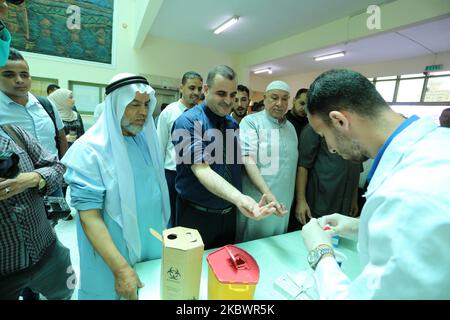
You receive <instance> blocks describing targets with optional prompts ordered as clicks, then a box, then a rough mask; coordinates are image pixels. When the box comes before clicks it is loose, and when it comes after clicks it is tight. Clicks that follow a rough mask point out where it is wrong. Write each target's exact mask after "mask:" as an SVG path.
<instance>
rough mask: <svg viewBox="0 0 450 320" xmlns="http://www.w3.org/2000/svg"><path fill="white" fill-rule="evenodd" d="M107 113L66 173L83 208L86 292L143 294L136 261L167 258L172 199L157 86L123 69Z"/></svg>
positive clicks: (73, 152) (80, 229)
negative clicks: (157, 235) (155, 116)
mask: <svg viewBox="0 0 450 320" xmlns="http://www.w3.org/2000/svg"><path fill="white" fill-rule="evenodd" d="M106 94H107V96H106V100H105V110H104V112H103V113H102V114H101V116H100V118H99V120H98V121H97V122H96V123H95V124H94V125H93V126H92V127H91V128H90V129H89V130H88V131H87V132H86V133H85V134H84V135H83V136H82V137H81V138H80V139H78V140H77V141H76V142H75V143H74V144H73V146H72V147H71V148H70V149H69V152H67V153H66V155H65V156H64V158H63V159H62V162H63V163H64V164H65V165H66V166H67V172H66V174H65V176H64V178H65V180H66V182H67V183H68V184H69V186H70V188H71V196H72V199H71V204H72V206H73V207H75V208H76V209H77V210H78V211H79V213H80V214H79V218H78V217H77V237H78V246H79V252H80V290H79V291H78V297H79V298H80V299H118V298H120V297H123V298H126V299H137V289H138V288H140V287H142V285H143V284H142V283H141V282H140V280H139V278H138V276H137V274H136V273H135V271H134V270H133V265H134V264H135V263H137V262H140V261H144V260H151V259H157V258H160V257H161V243H160V242H159V241H157V240H156V239H153V237H150V236H149V233H148V230H149V228H153V229H155V230H156V231H158V232H161V231H162V230H163V229H164V228H165V227H166V226H167V223H168V219H169V215H170V204H169V197H168V190H167V184H166V179H165V177H164V168H163V162H162V156H161V152H160V149H159V143H158V140H157V135H156V128H155V125H154V123H153V120H152V119H151V117H149V116H148V115H149V114H150V115H151V114H152V113H153V110H154V108H155V105H156V98H155V91H154V90H153V88H152V87H150V86H149V84H148V82H147V80H145V78H143V77H139V76H135V75H132V74H119V75H117V76H116V77H114V78H113V79H112V80H111V82H110V84H109V85H108V86H107V87H106Z"/></svg>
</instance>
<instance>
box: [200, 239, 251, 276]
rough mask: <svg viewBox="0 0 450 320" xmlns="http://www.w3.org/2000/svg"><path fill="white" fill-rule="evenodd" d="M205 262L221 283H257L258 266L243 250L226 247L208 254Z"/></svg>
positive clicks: (231, 246)
mask: <svg viewBox="0 0 450 320" xmlns="http://www.w3.org/2000/svg"><path fill="white" fill-rule="evenodd" d="M206 260H207V261H208V264H209V266H210V268H211V270H212V272H213V273H214V275H215V276H216V278H217V280H219V282H221V283H243V284H244V283H245V284H256V283H258V280H259V267H258V264H257V263H256V261H255V259H253V257H252V256H251V255H250V254H249V253H248V252H247V251H245V250H242V249H240V248H238V247H235V246H233V245H226V246H224V247H222V248H220V249H217V250H216V251H213V252H211V253H210V254H208V256H207V257H206Z"/></svg>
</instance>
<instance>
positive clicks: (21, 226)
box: [0, 127, 64, 275]
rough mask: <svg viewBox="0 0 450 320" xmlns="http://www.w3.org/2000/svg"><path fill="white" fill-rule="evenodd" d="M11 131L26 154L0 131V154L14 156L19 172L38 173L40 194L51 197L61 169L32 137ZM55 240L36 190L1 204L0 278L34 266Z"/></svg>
mask: <svg viewBox="0 0 450 320" xmlns="http://www.w3.org/2000/svg"><path fill="white" fill-rule="evenodd" d="M14 129H15V130H16V132H17V134H18V135H19V136H20V137H21V138H22V140H23V142H24V144H25V146H26V149H27V150H26V151H25V150H22V149H21V148H20V147H19V146H18V145H17V144H16V143H15V142H14V141H13V140H12V139H10V138H9V137H8V136H7V135H6V133H5V132H4V131H3V130H2V129H0V152H5V151H9V152H14V153H16V154H17V155H18V156H19V158H20V162H19V168H20V172H32V171H35V172H38V173H39V174H40V175H41V176H42V177H43V178H44V179H45V181H46V187H45V188H44V190H43V191H44V192H45V193H46V194H51V193H53V192H54V191H55V190H56V189H57V188H60V187H61V183H62V177H63V173H64V166H63V165H62V164H61V163H60V162H58V160H57V158H56V156H53V155H51V154H50V153H49V152H48V151H46V150H44V149H43V148H42V147H41V146H40V144H39V143H38V142H37V141H36V139H35V138H34V137H32V136H31V135H29V134H27V133H26V132H25V131H24V130H22V129H20V128H18V127H14ZM55 240H56V234H55V231H54V230H53V228H52V227H51V225H50V222H49V221H48V220H47V215H46V213H45V207H44V203H43V200H42V195H41V193H40V192H39V191H38V188H30V189H27V190H25V191H24V192H22V193H20V194H17V195H15V196H13V197H11V198H8V199H6V200H2V201H0V275H8V274H11V273H14V272H17V271H20V270H23V269H26V268H28V267H31V266H33V265H34V264H36V263H37V262H38V261H39V260H40V259H41V258H42V257H43V255H44V254H45V252H46V250H47V249H48V248H49V246H50V245H52V244H53V243H54V242H55Z"/></svg>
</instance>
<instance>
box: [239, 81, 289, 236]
mask: <svg viewBox="0 0 450 320" xmlns="http://www.w3.org/2000/svg"><path fill="white" fill-rule="evenodd" d="M289 92H290V88H289V86H288V85H287V83H285V82H283V81H278V80H277V81H272V82H271V83H270V84H269V85H268V86H267V88H266V92H265V93H264V106H265V110H263V111H261V112H258V113H254V114H251V115H248V116H247V117H245V118H244V120H242V122H241V125H240V138H241V141H242V156H243V157H244V164H245V172H246V174H244V177H243V179H242V182H243V191H244V193H245V194H248V195H249V196H251V197H252V198H253V199H259V198H260V197H261V195H263V194H265V195H266V196H267V199H268V201H271V202H274V203H275V208H276V211H275V213H274V214H273V215H271V216H268V217H266V218H265V219H263V220H261V221H254V220H252V219H249V218H247V217H246V216H245V215H244V214H240V213H239V214H238V217H237V234H236V240H237V241H238V242H243V241H250V240H255V239H259V238H264V237H270V236H275V235H279V234H283V233H285V232H286V231H287V227H288V222H289V211H290V209H291V204H292V200H293V199H294V187H295V172H296V167H297V159H298V151H297V144H298V142H297V134H296V133H295V128H294V126H293V125H292V124H291V123H290V122H289V121H287V119H286V112H287V109H288V102H289Z"/></svg>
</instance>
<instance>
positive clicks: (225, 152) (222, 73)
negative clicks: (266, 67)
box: [172, 65, 275, 249]
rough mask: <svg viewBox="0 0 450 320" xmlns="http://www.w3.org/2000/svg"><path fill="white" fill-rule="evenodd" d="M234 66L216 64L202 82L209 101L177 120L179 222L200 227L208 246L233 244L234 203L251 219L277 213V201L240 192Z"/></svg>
mask: <svg viewBox="0 0 450 320" xmlns="http://www.w3.org/2000/svg"><path fill="white" fill-rule="evenodd" d="M236 91H237V83H236V74H235V72H234V70H233V69H231V68H230V67H228V66H225V65H218V66H216V67H214V68H213V69H212V70H211V71H210V72H209V73H208V78H207V80H206V84H205V85H204V92H205V102H204V103H203V104H201V105H199V106H197V107H195V108H192V109H190V110H188V111H186V112H184V113H183V114H182V115H181V116H179V117H178V119H177V120H176V121H175V124H174V126H173V129H172V142H173V144H174V145H175V154H176V156H177V177H176V184H175V185H176V190H177V193H178V195H177V209H176V211H177V213H176V221H175V224H176V225H177V226H184V227H189V228H194V229H197V230H198V231H199V232H200V235H201V236H202V239H203V243H204V244H205V249H210V248H215V247H219V246H223V245H226V244H229V243H234V240H235V232H236V208H239V210H240V211H241V212H242V213H243V214H245V215H246V216H248V217H250V218H253V219H262V218H264V217H265V216H266V215H269V214H272V212H274V210H275V209H274V208H273V206H274V204H273V203H269V204H267V205H266V204H265V196H263V198H262V199H261V201H260V202H259V203H257V202H256V201H255V200H253V199H252V198H251V197H249V196H246V195H244V194H242V192H241V186H242V180H241V179H242V177H241V170H242V164H241V163H242V162H241V157H240V152H239V151H240V150H239V149H240V147H239V137H238V135H237V133H236V130H237V129H238V124H237V122H236V121H235V120H234V119H233V118H232V117H231V116H230V113H231V109H232V108H233V104H234V102H235V99H236Z"/></svg>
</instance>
